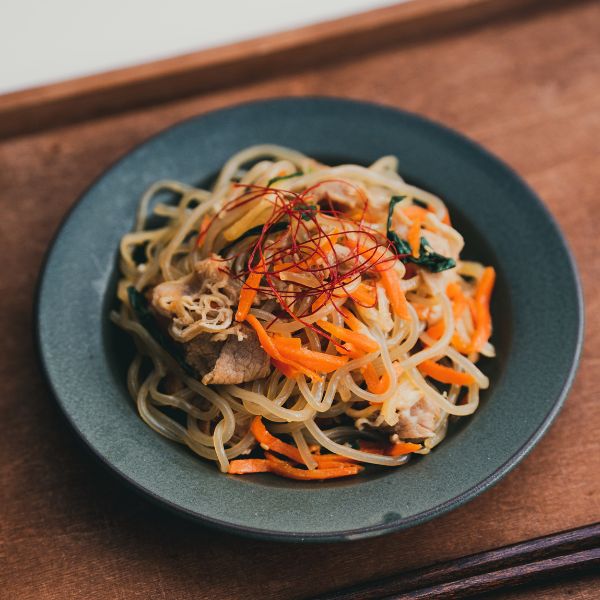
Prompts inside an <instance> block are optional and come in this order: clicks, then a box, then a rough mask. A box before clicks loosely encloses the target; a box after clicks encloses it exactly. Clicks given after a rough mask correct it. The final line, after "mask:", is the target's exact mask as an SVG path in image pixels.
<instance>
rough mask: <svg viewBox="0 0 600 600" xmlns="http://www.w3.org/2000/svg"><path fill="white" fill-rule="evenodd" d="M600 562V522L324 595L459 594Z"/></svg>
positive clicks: (373, 599) (372, 598) (353, 599)
mask: <svg viewBox="0 0 600 600" xmlns="http://www.w3.org/2000/svg"><path fill="white" fill-rule="evenodd" d="M599 565H600V523H595V524H592V525H585V526H584V527H577V528H575V529H571V530H569V531H561V532H558V533H554V534H550V535H546V536H542V537H539V538H534V539H531V540H526V541H524V542H519V543H517V544H511V545H509V546H503V547H502V548H495V549H493V550H487V551H485V552H479V553H478V554H472V555H470V556H463V557H460V558H457V559H454V560H451V561H448V562H444V563H439V564H436V565H431V566H429V567H424V568H422V569H416V570H414V571H409V572H407V573H406V572H405V573H398V574H395V575H392V576H390V577H385V578H383V579H376V580H373V581H367V582H364V583H360V584H358V585H355V586H352V587H349V588H345V589H341V590H336V591H334V592H332V593H330V594H326V595H325V596H323V595H320V596H319V600H377V599H378V598H383V597H385V598H388V597H391V596H394V598H395V599H396V600H400V599H401V598H406V599H407V600H408V599H409V598H415V599H416V598H445V597H446V598H447V597H451V598H458V597H467V596H474V595H480V594H482V593H484V592H490V591H492V590H494V589H499V588H502V587H503V588H506V587H509V586H510V587H514V586H517V585H524V584H526V583H530V582H531V581H532V580H533V579H536V580H542V579H544V580H549V579H551V578H552V577H556V576H559V575H564V574H565V573H569V572H573V571H578V572H584V571H586V570H588V571H589V570H591V569H593V568H596V567H597V566H599Z"/></svg>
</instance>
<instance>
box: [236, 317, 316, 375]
mask: <svg viewBox="0 0 600 600" xmlns="http://www.w3.org/2000/svg"><path fill="white" fill-rule="evenodd" d="M246 321H247V322H248V324H249V325H251V326H252V328H253V329H254V331H256V335H257V336H258V341H259V342H260V345H261V347H262V349H263V350H264V351H265V352H266V353H267V354H268V355H269V356H270V357H271V358H272V359H273V358H274V359H275V360H277V361H279V362H281V363H285V364H287V365H289V366H290V367H293V368H294V369H297V370H298V371H300V372H301V373H304V374H305V375H307V376H308V377H311V378H312V379H317V380H320V379H321V377H319V376H318V375H317V374H316V373H315V372H314V371H311V370H310V369H307V368H306V367H304V366H303V365H300V364H298V363H296V362H294V361H293V360H289V359H286V358H284V357H283V356H282V354H281V352H279V350H278V349H277V347H276V346H275V344H274V343H273V340H272V338H271V337H269V334H268V333H267V332H266V330H265V328H264V327H263V326H262V325H261V324H260V322H259V320H258V319H257V318H256V317H255V316H254V315H248V316H247V317H246ZM282 372H283V371H282Z"/></svg>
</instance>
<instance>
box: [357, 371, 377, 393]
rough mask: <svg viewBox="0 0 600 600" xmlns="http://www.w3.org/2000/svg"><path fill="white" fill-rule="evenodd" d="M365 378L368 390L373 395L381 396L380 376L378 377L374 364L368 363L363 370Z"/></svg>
mask: <svg viewBox="0 0 600 600" xmlns="http://www.w3.org/2000/svg"><path fill="white" fill-rule="evenodd" d="M360 372H361V373H362V375H363V377H364V378H365V383H366V384H367V389H368V390H369V391H370V392H371V393H372V394H379V391H378V390H379V375H377V371H376V370H375V367H374V366H373V363H367V364H366V365H365V366H364V367H363V368H362V369H361V370H360Z"/></svg>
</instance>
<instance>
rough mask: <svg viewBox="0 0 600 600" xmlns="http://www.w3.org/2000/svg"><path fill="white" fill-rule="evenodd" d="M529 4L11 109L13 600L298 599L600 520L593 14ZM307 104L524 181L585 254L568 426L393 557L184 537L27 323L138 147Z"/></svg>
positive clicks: (15, 101)
mask: <svg viewBox="0 0 600 600" xmlns="http://www.w3.org/2000/svg"><path fill="white" fill-rule="evenodd" d="M523 4H524V3H522V2H513V1H509V2H500V1H499V0H497V1H494V2H493V1H491V0H488V1H485V0H480V1H476V0H417V1H416V2H415V3H414V4H413V3H410V4H406V5H399V6H396V7H392V8H389V9H383V10H381V11H375V12H372V13H368V14H367V15H362V16H355V17H349V18H348V19H342V20H340V21H337V22H334V23H330V24H324V25H317V26H314V27H311V28H306V29H303V30H299V31H296V32H293V33H291V34H285V35H283V34H282V35H277V36H271V37H269V38H265V39H264V40H262V41H260V40H259V41H254V42H245V43H243V44H237V45H235V46H231V47H229V48H227V49H221V50H214V51H210V52H206V53H200V54H196V55H190V56H188V57H184V58H182V59H181V60H172V61H162V62H160V63H155V64H154V65H147V66H142V67H139V68H134V69H127V70H124V71H120V72H116V73H112V74H106V75H99V76H95V77H91V78H85V79H82V80H77V81H74V82H66V83H63V84H58V85H56V86H48V87H46V88H42V89H41V90H37V91H35V92H34V91H28V92H21V93H18V94H11V95H9V96H4V97H1V98H0V131H1V132H2V134H3V135H4V136H5V139H3V140H0V189H1V190H2V202H3V211H2V219H0V234H1V236H2V237H1V239H2V242H3V253H2V259H3V260H2V266H3V269H4V271H3V276H2V279H1V280H0V281H1V286H2V290H1V291H2V293H1V294H0V298H1V301H2V309H3V310H1V311H0V330H1V331H2V336H0V356H2V361H1V362H0V381H1V382H2V393H1V394H0V408H1V415H2V420H1V422H0V423H1V424H0V428H1V429H0V432H1V435H0V466H1V469H0V490H1V491H2V498H1V500H0V523H1V524H2V545H1V546H0V580H1V581H2V588H1V590H0V596H2V597H6V598H11V599H15V600H20V599H38V598H41V599H47V598H49V599H64V598H127V599H130V598H131V599H134V598H143V599H146V598H150V599H152V598H168V599H171V598H173V599H178V600H179V599H185V598H194V599H201V600H202V599H206V600H209V599H210V600H219V599H228V600H230V599H237V598H244V599H248V598H261V599H263V600H268V599H279V598H303V597H307V596H315V595H318V594H320V593H324V592H325V591H329V590H332V589H334V588H339V587H347V586H349V585H352V584H355V583H357V582H359V581H362V580H366V579H371V578H375V577H378V576H384V575H387V574H391V573H395V572H397V571H399V570H407V571H408V570H410V569H415V568H419V567H423V566H426V565H429V564H432V563H435V562H439V561H443V560H448V559H451V558H455V557H459V556H463V555H465V554H469V553H475V552H480V551H483V550H487V549H489V548H494V547H498V546H501V545H505V544H511V543H514V542H517V541H520V540H525V539H528V538H531V537H534V536H540V535H544V534H547V533H550V532H553V531H559V530H563V529H567V528H571V527H577V526H580V525H584V524H587V523H591V522H593V521H596V520H597V519H598V515H599V513H600V504H599V500H598V499H599V498H600V478H599V477H598V473H600V452H599V444H598V431H599V430H600V413H599V411H598V409H597V406H598V401H597V390H596V385H595V375H596V371H597V368H598V365H600V328H599V327H598V323H597V315H598V314H600V247H599V242H598V237H599V236H598V233H599V230H600V223H599V221H600V210H599V204H598V202H599V201H598V190H599V189H600V143H599V142H598V140H600V119H599V114H600V110H599V109H600V81H599V79H598V73H599V72H600V36H598V31H600V5H599V4H598V3H597V2H596V3H594V2H564V3H553V4H552V6H550V5H549V4H548V3H533V2H526V3H525V4H527V6H526V7H523ZM542 5H543V6H542ZM500 17H501V18H500ZM315 94H320V95H335V96H349V97H352V98H357V99H364V100H370V101H376V102H381V103H384V104H388V105H392V106H398V107H401V108H403V109H407V110H411V111H415V112H419V113H422V114H424V115H426V116H428V117H430V118H433V119H436V120H438V121H442V122H444V123H446V124H447V125H450V126H451V127H455V128H457V129H459V130H461V131H462V132H464V133H465V134H466V135H468V136H470V137H472V138H474V139H476V140H478V141H480V142H481V143H483V144H485V146H487V147H488V148H490V149H491V150H492V151H493V152H495V153H496V154H498V155H499V156H500V157H502V158H503V159H504V160H505V161H507V162H508V163H509V164H511V165H512V166H513V167H514V168H515V169H516V170H517V171H518V172H519V173H520V174H521V175H523V176H524V177H525V179H526V180H527V181H528V183H529V184H530V185H532V186H533V188H534V189H535V190H536V191H537V193H538V194H539V195H540V196H541V198H543V200H544V201H545V203H546V205H547V206H548V208H549V210H550V211H551V212H552V213H553V214H554V216H555V217H556V219H557V220H558V222H559V224H560V226H561V227H562V229H563V231H564V232H565V234H566V236H567V238H568V240H569V242H570V244H571V246H572V249H573V251H574V254H575V257H576V259H577V262H578V264H579V268H580V272H581V275H582V279H583V286H584V290H585V294H586V313H587V324H588V325H587V335H586V342H585V350H584V354H583V359H582V363H581V367H580V369H579V373H578V376H577V379H576V382H575V385H574V387H573V389H572V391H571V394H570V396H569V399H568V400H567V402H566V405H565V408H564V409H563V411H562V413H561V415H560V416H559V418H558V419H557V421H556V423H555V424H554V425H553V426H552V428H551V430H550V431H549V432H548V434H547V435H546V436H545V437H544V439H543V440H542V441H541V442H540V444H539V445H538V446H537V447H536V448H535V450H534V451H533V452H532V453H531V455H530V456H529V457H528V458H527V459H525V460H524V461H523V462H522V463H521V464H520V465H519V466H518V467H517V468H516V469H515V470H514V471H513V472H512V473H511V474H510V475H509V476H507V477H506V478H505V479H504V480H503V481H502V482H501V483H499V484H498V485H497V486H496V487H495V488H494V489H492V490H490V491H488V492H486V493H485V494H483V495H482V496H480V497H478V498H477V499H476V500H474V501H472V502H470V503H469V504H467V505H466V506H463V507H461V508H459V509H458V510H456V511H454V512H452V513H450V514H447V515H444V516H443V517H441V518H439V519H436V520H434V521H431V522H429V523H426V524H424V525H421V526H418V527H415V528H413V529H409V530H407V531H403V532H399V533H396V534H393V535H389V536H387V537H385V538H379V539H373V540H364V541H360V542H352V543H348V544H343V545H331V544H317V545H308V546H300V545H287V544H279V543H273V542H262V541H253V540H247V539H238V538H235V537H232V536H229V535H226V534H222V533H218V532H214V531H210V530H207V529H202V528H200V527H197V526H191V525H190V524H188V523H186V522H184V521H182V520H181V519H180V518H177V517H174V516H170V515H169V514H167V513H165V512H164V511H163V510H160V509H158V508H155V507H153V506H151V505H149V504H148V503H146V502H145V501H143V500H141V499H140V498H139V497H138V496H137V495H135V494H134V493H132V492H131V491H129V490H128V489H126V488H125V486H123V485H122V483H121V482H117V481H115V480H114V479H113V478H112V476H110V475H108V474H106V473H104V471H102V470H101V469H100V468H99V467H98V466H97V465H96V464H95V462H94V461H93V460H91V458H90V457H89V456H88V455H87V454H86V453H85V452H83V451H82V449H81V447H80V445H79V443H78V442H77V441H76V440H75V438H74V436H73V435H72V433H71V431H70V429H69V426H68V425H67V424H66V423H65V421H64V419H63V417H62V416H61V415H60V414H59V412H58V410H57V408H56V405H55V403H54V401H53V399H52V395H51V392H50V390H48V389H47V387H46V385H45V383H44V379H43V377H42V374H41V372H40V369H39V367H38V364H37V362H36V359H35V346H34V342H33V336H32V335H31V329H32V318H31V314H32V308H31V307H32V302H33V297H34V294H35V282H36V279H37V273H38V271H39V269H40V267H41V264H42V261H43V256H44V253H45V251H46V249H47V247H48V245H49V243H50V240H51V238H52V236H53V234H54V232H55V231H56V229H57V227H58V225H59V223H60V222H61V220H62V219H63V218H64V216H65V214H66V212H67V211H68V209H69V208H70V207H71V206H72V205H73V203H74V202H75V200H76V198H77V197H78V196H79V195H80V194H81V192H82V191H83V190H84V189H85V188H86V187H87V186H88V185H89V184H90V182H91V181H92V180H93V179H94V178H95V177H97V176H98V175H99V174H100V173H101V172H102V171H103V170H104V169H105V168H106V167H107V166H108V165H110V164H111V163H112V162H113V161H114V160H116V159H117V158H118V157H120V156H121V155H123V154H124V153H125V152H127V151H128V150H129V149H131V148H132V147H133V146H134V145H135V144H137V143H139V142H140V141H142V140H144V139H145V138H147V137H148V136H149V135H151V134H153V133H155V132H157V131H159V130H162V129H164V128H165V127H167V126H169V125H171V124H172V123H174V122H176V121H179V120H181V119H183V118H186V117H188V116H191V115H195V114H199V113H203V112H206V111H209V110H212V109H215V108H220V107H223V106H226V105H231V104H234V103H239V102H243V101H247V100H254V99H259V98H266V97H273V96H284V95H315ZM515 243H518V240H515ZM82 251H85V249H84V248H82ZM524 260H526V257H524ZM532 268H535V265H532ZM65 318H68V306H65ZM556 318H560V315H556ZM527 401H528V399H527V398H526V397H524V398H523V402H524V403H525V402H527ZM481 451H482V452H483V451H485V449H483V448H482V449H481ZM343 508H344V507H343V506H341V507H340V510H343ZM597 586H598V581H594V580H593V579H592V578H590V577H584V578H581V579H578V580H569V581H568V582H548V584H547V585H545V586H543V587H536V588H531V589H522V590H514V591H512V592H511V593H510V594H505V595H500V596H498V595H495V596H494V598H511V599H514V598H527V599H542V598H546V599H550V598H552V599H557V598H575V597H576V598H579V599H581V598H583V599H588V598H589V599H592V598H596V597H597V589H598V587H597Z"/></svg>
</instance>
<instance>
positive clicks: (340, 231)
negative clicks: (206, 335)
mask: <svg viewBox="0 0 600 600" xmlns="http://www.w3.org/2000/svg"><path fill="white" fill-rule="evenodd" d="M331 182H336V183H343V184H345V185H348V186H350V187H353V188H354V189H355V190H356V193H357V195H358V196H359V197H360V198H361V200H362V201H363V207H362V210H361V213H360V219H358V220H355V219H350V218H348V216H347V215H345V214H344V213H343V212H341V211H339V210H336V209H335V208H334V205H333V202H332V201H331V199H330V198H329V197H328V196H326V200H327V203H328V207H327V208H323V207H322V206H321V205H320V203H319V204H317V203H314V202H311V200H313V199H314V193H315V190H317V188H318V187H319V186H321V185H324V184H326V183H331ZM234 186H235V187H240V188H244V191H243V192H242V194H241V195H240V196H238V197H237V198H234V199H233V200H231V201H230V202H228V203H227V204H225V205H224V206H223V207H222V208H221V209H220V211H219V212H217V214H215V215H214V216H213V218H212V220H211V221H210V223H208V225H205V226H204V227H202V228H201V229H202V231H201V232H200V235H199V236H198V240H199V241H201V240H202V238H203V237H204V235H205V233H206V231H207V230H208V228H209V227H210V225H211V224H212V222H214V220H215V219H216V218H218V217H219V216H220V215H221V214H222V213H224V212H228V211H232V210H234V209H236V208H239V207H241V206H244V205H246V204H248V203H249V202H253V201H254V200H257V199H259V198H263V199H266V200H267V201H269V202H270V203H272V204H273V211H272V213H271V215H270V216H269V218H268V219H267V221H266V222H265V223H264V225H263V226H262V230H261V231H260V233H257V235H256V238H255V240H254V241H253V242H252V243H251V246H250V249H249V254H248V260H247V263H246V268H245V269H244V270H242V271H241V272H237V273H233V272H230V275H231V276H232V277H235V278H237V279H240V280H243V281H246V280H247V279H248V276H249V275H250V274H251V273H255V274H260V275H262V277H261V281H263V282H264V283H261V285H259V286H258V287H256V288H251V289H256V291H257V292H259V293H261V294H262V295H263V296H267V297H269V296H270V297H273V298H275V299H276V300H277V301H278V304H279V305H280V306H281V308H282V310H283V311H284V312H285V313H287V314H288V315H289V316H290V317H291V318H292V319H294V320H296V321H298V322H300V323H302V325H304V326H305V327H309V328H310V329H312V330H313V331H315V332H316V333H318V334H319V335H320V336H321V337H324V338H326V339H327V340H329V341H332V338H331V336H330V335H329V334H327V333H326V332H324V331H322V330H321V329H319V328H317V327H315V326H314V325H313V324H311V323H307V322H305V321H304V319H305V318H306V317H308V316H310V315H312V314H314V313H315V312H316V310H318V309H319V308H320V307H321V306H324V305H326V304H327V303H329V302H333V301H334V300H335V299H341V298H343V297H344V296H347V295H349V292H348V290H347V288H348V286H349V285H350V284H352V283H354V282H355V281H356V280H357V279H361V278H362V276H363V275H364V274H366V273H367V272H369V271H372V270H373V268H374V266H375V265H380V264H385V263H389V265H390V268H392V266H393V264H394V263H395V261H396V260H397V259H398V256H397V253H396V251H395V249H394V246H393V245H392V244H391V242H390V241H389V240H388V239H387V238H386V237H385V236H384V235H382V234H381V233H380V232H378V231H376V230H375V229H373V228H371V227H369V226H368V225H367V224H366V222H365V218H366V214H367V211H368V206H369V202H368V198H367V197H366V195H365V194H364V192H363V190H361V188H359V187H357V186H353V185H352V184H349V183H348V182H344V181H340V180H326V181H322V182H319V183H317V184H315V185H313V186H311V187H309V188H307V189H305V190H304V191H302V192H301V193H297V192H292V191H288V190H281V189H278V188H272V187H264V186H258V185H246V184H234ZM323 220H327V221H330V222H331V225H332V231H330V232H327V231H325V230H324V229H323V226H322V224H321V223H320V221H323ZM281 222H289V226H288V227H287V228H286V229H284V230H283V231H277V230H275V231H271V230H272V229H273V227H274V226H275V225H276V224H277V223H281ZM348 236H353V237H355V238H356V241H354V242H353V243H352V244H349V245H346V244H344V241H345V240H346V239H347V238H348ZM267 238H270V239H267ZM340 238H341V239H340ZM300 240H303V241H300ZM336 245H338V246H341V247H344V248H345V251H344V256H340V254H339V250H337V249H336ZM246 251H248V248H246ZM237 256H239V252H238V253H237V254H236V253H230V254H229V256H228V258H223V260H224V261H230V260H231V258H234V259H235V257H237ZM286 272H290V273H291V272H293V273H298V274H309V275H311V276H312V277H313V278H314V280H315V281H314V284H313V283H312V282H311V285H308V284H304V283H301V282H298V281H297V280H294V281H290V282H289V283H290V284H293V287H291V286H289V285H288V287H287V289H286V288H285V287H283V286H282V283H283V284H286V283H288V281H287V280H286V279H285V278H282V274H283V273H286ZM319 298H320V299H321V300H320V303H319V307H317V308H316V309H313V308H312V307H313V305H314V303H315V301H316V300H317V299H319ZM353 301H354V302H356V303H357V304H359V305H361V306H363V305H362V304H361V303H359V302H357V300H353ZM303 304H304V305H305V306H303ZM334 306H335V303H334ZM336 310H337V306H336ZM277 318H278V317H276V318H275V320H277ZM273 322H274V321H273ZM273 322H271V323H270V324H268V325H267V328H268V327H269V326H271V325H272V324H273ZM336 345H338V344H336Z"/></svg>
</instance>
